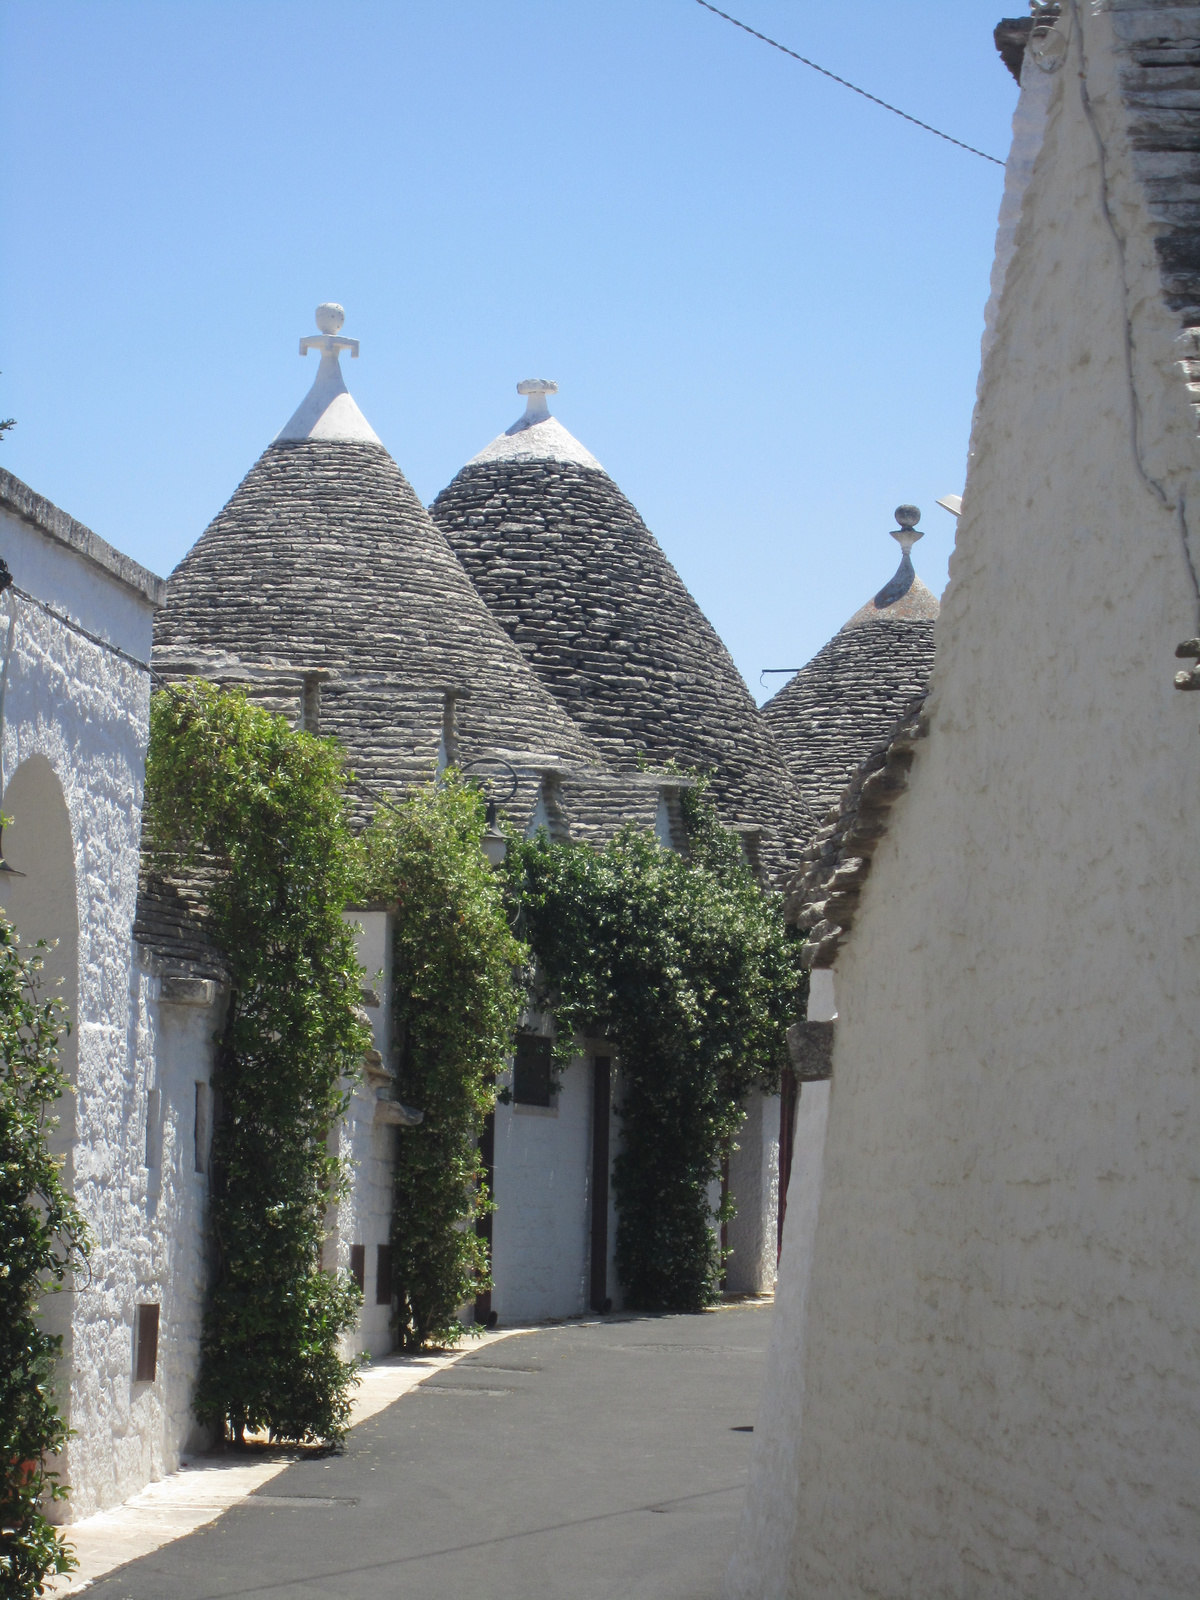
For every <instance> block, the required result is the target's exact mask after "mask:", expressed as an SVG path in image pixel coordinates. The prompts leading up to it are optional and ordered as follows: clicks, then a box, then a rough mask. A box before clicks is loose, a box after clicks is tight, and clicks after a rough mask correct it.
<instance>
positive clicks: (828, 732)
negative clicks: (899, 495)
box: [763, 506, 938, 831]
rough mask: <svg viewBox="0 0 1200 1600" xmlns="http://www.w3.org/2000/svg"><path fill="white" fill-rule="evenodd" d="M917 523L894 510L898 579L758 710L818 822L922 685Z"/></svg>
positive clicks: (929, 631) (932, 607) (910, 510)
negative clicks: (913, 553)
mask: <svg viewBox="0 0 1200 1600" xmlns="http://www.w3.org/2000/svg"><path fill="white" fill-rule="evenodd" d="M920 516H921V513H920V511H919V510H918V509H917V508H916V506H899V507H897V509H896V520H897V521H898V522H899V523H900V527H899V528H897V529H896V530H895V533H894V535H893V537H894V538H896V539H897V540H898V541H899V543H900V545H901V548H902V550H903V552H904V553H903V556H902V558H901V561H900V565H899V567H898V568H897V569H896V572H895V575H894V576H893V577H892V578H891V579H890V581H889V582H888V583H886V584H885V585H884V587H883V588H882V589H881V590H880V591H879V593H878V594H877V595H875V596H874V598H873V599H871V600H868V601H867V603H866V605H864V606H861V607H860V608H859V609H858V610H857V611H856V612H855V613H854V615H853V616H852V617H851V618H850V620H849V621H848V622H847V623H845V625H844V626H843V627H842V628H841V629H840V631H839V632H838V633H836V634H834V636H833V638H832V639H831V640H830V641H829V643H828V644H827V645H825V646H824V647H823V648H822V649H821V650H818V652H817V654H816V655H815V656H814V657H813V658H812V660H811V661H810V662H809V663H808V665H807V666H806V667H802V668H801V669H800V671H799V672H797V673H796V675H795V677H793V678H789V679H788V681H787V683H786V684H785V685H784V687H783V688H782V689H781V690H780V691H779V693H778V694H777V695H775V697H774V698H773V699H771V700H769V701H768V702H767V704H766V705H765V706H764V707H763V716H764V717H765V719H766V721H767V724H768V726H769V727H770V729H771V731H772V733H773V734H774V735H775V740H776V743H777V744H778V746H779V748H780V749H781V750H782V751H783V753H784V756H785V757H786V759H787V763H788V766H789V767H790V768H791V771H792V775H793V777H794V778H795V780H796V782H797V784H798V785H799V788H800V792H801V794H802V795H803V796H804V799H805V800H806V802H807V803H808V805H809V807H810V812H811V814H813V815H814V816H815V817H816V818H817V819H820V818H821V817H824V816H825V815H826V814H827V813H828V812H829V811H830V810H831V809H833V808H834V807H835V806H836V805H837V803H838V800H839V798H840V796H841V794H842V791H843V790H844V789H845V787H846V785H847V784H848V783H849V782H850V780H851V779H852V778H853V776H854V774H855V773H856V772H857V771H858V769H859V767H860V766H861V765H862V763H863V762H864V761H866V760H867V759H868V758H869V757H871V756H872V755H874V754H875V753H876V752H877V751H880V750H883V749H884V748H886V746H887V743H888V740H889V739H890V738H891V736H892V733H893V732H894V731H895V727H896V724H897V722H898V720H899V719H900V718H901V717H902V716H903V715H904V713H905V711H906V709H907V708H908V707H909V705H910V704H911V702H912V701H913V699H914V698H915V697H916V696H918V695H921V694H923V693H924V692H925V689H926V686H927V684H928V681H929V673H930V669H931V668H932V666H933V630H934V623H935V622H936V620H937V615H938V601H937V598H936V596H935V595H933V594H932V593H931V592H930V591H929V589H927V588H926V586H925V585H924V584H923V583H922V582H921V580H920V578H918V577H917V575H916V573H915V571H914V570H913V564H912V557H911V555H910V551H911V549H912V546H913V544H914V543H915V541H916V540H917V539H919V538H921V534H920V533H919V532H917V531H916V526H915V525H916V523H917V522H918V521H919V520H920ZM813 831H815V829H814V830H813Z"/></svg>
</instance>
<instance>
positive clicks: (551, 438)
mask: <svg viewBox="0 0 1200 1600" xmlns="http://www.w3.org/2000/svg"><path fill="white" fill-rule="evenodd" d="M517 393H518V394H520V395H524V396H525V410H524V412H523V413H522V415H521V416H519V417H518V418H517V420H516V421H515V422H514V423H513V425H512V427H511V428H506V429H505V431H504V432H503V433H502V434H501V435H500V437H499V438H498V439H493V440H492V442H491V444H489V445H488V446H487V448H486V449H484V450H481V451H480V452H479V454H478V455H477V456H473V457H472V459H471V461H470V462H468V465H472V464H474V462H477V461H519V460H520V461H563V462H573V463H574V464H575V465H576V466H580V467H599V466H600V463H599V462H598V461H597V460H596V458H595V456H594V455H593V454H592V453H591V451H590V450H585V449H584V447H583V445H581V444H580V442H579V440H578V439H576V438H573V437H572V435H571V434H569V433H568V432H567V430H566V429H565V428H564V427H563V425H562V423H561V422H560V421H559V420H558V418H557V417H554V416H551V414H550V408H549V406H548V405H547V404H546V396H547V395H549V394H557V393H558V385H557V383H555V381H554V379H553V378H522V379H521V381H520V383H519V384H518V385H517Z"/></svg>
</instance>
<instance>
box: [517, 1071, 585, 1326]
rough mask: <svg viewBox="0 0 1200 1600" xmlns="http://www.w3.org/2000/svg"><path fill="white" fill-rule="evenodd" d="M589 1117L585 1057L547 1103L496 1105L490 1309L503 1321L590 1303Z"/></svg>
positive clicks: (563, 1312)
mask: <svg viewBox="0 0 1200 1600" xmlns="http://www.w3.org/2000/svg"><path fill="white" fill-rule="evenodd" d="M591 1117H592V1095H591V1064H590V1062H589V1061H588V1060H587V1059H586V1058H585V1057H578V1058H576V1059H575V1060H574V1061H573V1062H572V1063H571V1065H570V1066H569V1067H567V1068H566V1070H565V1071H564V1072H563V1073H562V1075H561V1078H560V1081H559V1086H558V1090H557V1092H556V1093H555V1094H554V1096H553V1104H552V1105H551V1106H550V1107H543V1106H526V1105H515V1104H510V1105H498V1106H497V1107H496V1121H495V1202H496V1209H495V1212H494V1213H493V1215H492V1278H493V1280H494V1283H495V1287H494V1288H493V1290H492V1310H493V1311H494V1312H495V1313H496V1315H497V1318H498V1319H499V1321H500V1322H501V1324H507V1325H508V1326H510V1327H511V1326H512V1325H514V1324H516V1323H525V1322H541V1321H544V1320H546V1319H547V1318H551V1317H576V1316H581V1315H582V1314H583V1313H584V1312H585V1311H586V1310H587V1309H588V1290H589V1281H590V1280H589V1272H588V1261H589V1251H590V1244H591V1235H590V1225H589V1218H590V1215H591V1211H590V1192H589V1191H590V1169H591ZM609 1243H610V1248H611V1244H612V1235H611V1233H610V1236H609ZM611 1282H612V1277H611V1276H610V1284H611ZM610 1293H611V1288H610Z"/></svg>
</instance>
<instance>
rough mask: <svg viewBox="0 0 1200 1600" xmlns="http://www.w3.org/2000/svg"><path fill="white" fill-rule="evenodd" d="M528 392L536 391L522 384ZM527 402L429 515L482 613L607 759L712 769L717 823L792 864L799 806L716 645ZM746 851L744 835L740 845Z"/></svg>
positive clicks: (660, 563)
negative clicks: (481, 603)
mask: <svg viewBox="0 0 1200 1600" xmlns="http://www.w3.org/2000/svg"><path fill="white" fill-rule="evenodd" d="M535 384H536V385H537V387H536V388H534V387H533V385H535ZM553 387H554V386H553V385H551V384H550V383H548V382H547V381H546V380H527V382H526V383H524V384H522V385H520V386H519V388H520V390H521V392H522V393H525V394H528V395H529V402H530V403H529V409H528V410H527V411H526V414H525V416H524V417H522V418H521V419H520V421H519V422H518V423H516V424H515V425H514V427H513V428H510V429H509V430H508V432H507V433H505V434H501V435H500V437H499V438H498V439H496V440H494V441H493V443H492V444H490V445H489V446H487V448H486V449H485V450H483V451H481V452H480V454H479V455H478V456H476V457H475V458H474V460H472V461H470V462H468V463H467V465H466V466H465V467H464V468H463V470H462V471H461V472H460V473H459V474H458V476H457V477H456V478H455V479H454V481H453V482H452V483H451V484H450V485H449V486H448V487H447V488H445V489H443V491H442V492H441V494H440V495H438V497H437V499H436V500H435V501H434V503H433V505H432V507H431V508H430V509H431V512H432V515H433V518H434V520H435V521H436V522H437V524H438V526H439V527H440V528H441V529H442V530H443V532H444V533H445V535H446V538H447V539H448V540H449V542H450V544H451V545H452V546H453V548H454V550H455V552H456V553H457V555H458V557H459V559H460V560H461V561H462V564H463V566H464V567H465V568H466V571H467V572H468V573H469V574H470V577H471V580H472V582H473V583H474V585H475V587H476V589H477V590H478V592H479V593H480V595H482V597H483V599H484V600H485V601H486V603H487V606H488V608H489V610H490V611H491V613H492V615H493V616H494V617H495V618H496V620H497V621H498V622H499V623H500V624H501V625H502V626H503V628H504V629H505V631H506V633H507V634H508V636H509V637H510V638H511V639H512V640H513V642H514V643H515V644H516V645H517V647H518V648H519V649H520V651H521V653H522V655H523V656H524V658H525V660H526V661H527V662H528V663H529V665H530V666H531V667H532V668H533V670H534V671H535V672H536V673H537V675H538V678H539V679H540V680H541V682H542V683H544V684H545V685H546V687H547V688H548V689H549V690H550V692H551V693H552V694H553V695H554V697H555V699H556V700H557V701H558V703H559V704H560V705H561V706H562V707H563V709H564V710H565V711H567V712H568V713H569V714H570V716H571V717H572V719H573V720H574V721H575V722H576V723H578V725H579V726H580V727H581V728H582V729H583V731H584V732H585V734H586V735H587V737H588V738H589V740H590V741H591V742H592V743H593V744H594V745H595V746H596V748H597V749H599V750H600V751H601V752H602V753H603V755H604V756H605V757H606V759H607V760H608V761H610V762H611V763H612V764H613V765H614V766H616V767H617V768H619V769H620V770H623V771H630V770H632V769H635V768H636V766H637V763H638V759H639V756H641V755H644V756H645V758H646V759H647V760H648V761H649V762H650V763H651V764H654V763H662V762H667V761H678V762H680V763H682V764H683V765H685V766H688V767H696V768H700V769H702V770H705V771H711V772H712V774H713V789H714V793H715V796H716V799H717V803H718V807H719V809H720V811H721V814H722V817H723V819H724V820H725V821H726V822H727V823H730V824H735V825H741V826H743V827H744V828H745V829H746V830H747V831H748V832H752V830H761V834H760V837H759V839H758V841H757V844H758V849H759V852H760V855H761V860H762V863H763V865H764V867H766V869H767V870H768V871H769V872H770V873H771V874H772V875H779V874H780V873H781V872H782V871H783V869H784V868H785V867H786V865H787V864H788V863H789V862H790V861H792V860H794V858H795V854H796V849H797V844H798V841H799V839H800V837H801V835H802V834H803V831H804V827H803V808H802V806H801V803H800V799H799V796H798V795H797V793H796V790H795V786H794V784H793V783H792V781H791V778H790V777H789V775H788V773H787V771H786V768H785V766H784V763H783V761H782V760H781V757H780V754H779V751H778V750H777V749H776V748H775V745H774V742H773V741H772V738H771V735H770V733H769V732H768V730H767V729H766V727H765V726H764V725H763V721H762V717H761V714H760V713H759V711H758V709H757V708H756V706H755V704H754V702H753V700H752V699H751V697H750V694H749V692H748V690H747V689H746V685H745V684H744V682H743V681H742V678H741V675H740V674H739V672H738V670H737V668H736V667H735V666H734V664H733V661H732V659H731V658H730V656H729V653H728V651H727V650H726V649H725V646H724V645H723V644H722V643H721V640H720V639H719V638H718V636H717V634H716V632H715V630H714V629H713V627H712V625H711V624H710V623H709V621H708V620H707V618H706V617H705V616H704V614H703V613H702V612H701V610H700V608H699V606H697V604H696V602H695V600H694V599H693V598H692V596H691V595H690V594H689V593H688V591H687V589H686V588H685V587H684V584H683V582H682V581H681V579H680V577H679V574H678V573H677V572H676V571H675V568H674V567H673V566H672V565H671V563H670V562H669V561H668V560H667V557H666V556H665V555H664V554H663V551H662V549H661V547H660V546H659V544H658V542H657V540H656V539H655V538H654V535H653V534H652V533H651V532H650V530H649V529H648V528H647V527H646V525H645V523H644V522H643V521H642V519H641V517H640V516H639V515H638V513H637V511H636V510H635V508H634V507H633V506H632V505H631V504H630V502H629V501H628V500H627V499H626V497H625V496H624V495H623V494H622V493H621V491H620V489H619V488H618V487H617V485H616V484H615V483H614V482H613V480H612V479H611V478H610V477H609V475H608V473H607V472H605V471H604V469H603V467H601V465H600V463H599V462H598V461H597V460H596V459H595V457H594V456H592V455H591V454H590V453H589V452H588V451H587V450H586V449H585V448H584V447H583V446H582V445H581V444H579V442H578V441H577V440H575V439H573V438H572V437H571V435H570V434H569V433H568V432H567V430H566V429H565V428H564V427H563V426H562V424H561V423H560V422H559V421H558V420H557V419H556V418H554V417H551V416H550V414H549V411H548V410H547V409H546V405H545V395H546V393H548V392H550V391H551V390H552V389H553ZM752 844H753V839H752Z"/></svg>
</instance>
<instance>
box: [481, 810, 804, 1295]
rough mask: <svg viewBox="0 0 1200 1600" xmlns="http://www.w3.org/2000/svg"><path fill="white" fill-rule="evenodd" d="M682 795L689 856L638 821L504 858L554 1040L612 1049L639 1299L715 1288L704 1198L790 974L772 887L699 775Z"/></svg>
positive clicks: (761, 1083)
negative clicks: (757, 875)
mask: <svg viewBox="0 0 1200 1600" xmlns="http://www.w3.org/2000/svg"><path fill="white" fill-rule="evenodd" d="M682 798H683V800H684V816H685V820H686V821H687V823H688V828H689V836H690V839H691V850H690V856H689V859H687V860H685V859H684V858H683V857H681V856H679V855H677V854H674V853H673V852H671V851H668V850H664V849H663V848H662V847H661V846H660V845H659V844H658V842H657V841H656V840H655V839H654V837H653V836H652V835H650V834H648V833H642V832H638V831H635V830H634V829H632V828H628V829H626V830H624V831H623V832H622V833H620V834H619V835H618V836H617V837H616V838H615V839H614V840H613V841H612V842H611V843H610V844H608V845H606V846H605V847H604V848H603V849H602V850H595V849H593V848H591V847H590V846H588V845H584V844H565V845H551V844H550V843H549V842H548V841H547V839H546V837H545V835H544V834H542V835H539V837H538V838H537V839H535V840H532V841H529V842H526V843H522V844H517V845H515V846H514V848H513V850H512V853H511V857H510V860H511V862H512V866H511V869H510V871H511V881H512V884H513V891H514V893H515V894H516V895H517V896H518V897H519V899H520V901H521V904H522V905H523V907H524V909H525V913H526V918H527V933H528V938H529V941H530V944H531V945H532V947H533V949H534V950H535V951H536V953H537V956H538V959H539V961H540V963H541V966H542V971H543V973H544V977H545V981H546V984H547V986H548V989H549V991H550V993H551V998H552V1000H553V1003H554V1006H555V1011H556V1019H557V1025H558V1033H559V1038H560V1039H562V1040H564V1041H569V1040H570V1038H571V1037H572V1035H576V1034H602V1035H607V1037H608V1038H609V1039H610V1040H611V1041H612V1043H613V1046H614V1049H615V1051H616V1053H617V1054H618V1055H619V1057H620V1062H621V1082H622V1085H623V1088H622V1102H621V1106H620V1108H619V1109H620V1115H621V1118H622V1140H621V1150H620V1153H619V1154H618V1156H617V1159H616V1162H615V1163H614V1168H613V1187H614V1191H615V1195H616V1201H617V1212H618V1222H617V1239H616V1260H617V1272H618V1275H619V1277H620V1279H621V1282H622V1285H623V1286H624V1289H625V1295H626V1301H627V1303H628V1304H629V1305H630V1306H631V1307H632V1308H636V1309H639V1310H648V1311H660V1310H672V1311H695V1310H699V1309H701V1308H702V1307H703V1306H705V1305H709V1304H711V1303H712V1302H713V1301H714V1300H715V1299H716V1298H717V1297H718V1295H719V1291H720V1280H721V1272H722V1256H721V1248H720V1244H719V1236H718V1235H717V1233H716V1231H715V1228H714V1224H716V1223H719V1222H720V1221H722V1220H725V1219H726V1217H727V1215H728V1214H729V1207H728V1205H727V1204H726V1205H723V1206H722V1207H721V1208H718V1210H717V1211H716V1212H715V1213H714V1211H713V1208H712V1206H711V1204H710V1202H709V1189H710V1185H711V1184H713V1183H714V1182H715V1181H716V1180H717V1179H718V1178H719V1176H720V1172H721V1163H722V1160H723V1158H724V1156H725V1155H726V1153H727V1151H728V1149H729V1146H730V1142H731V1140H732V1139H733V1137H734V1136H735V1134H736V1131H737V1128H738V1125H739V1124H740V1122H741V1120H742V1115H743V1112H742V1106H743V1103H744V1101H745V1097H746V1095H747V1094H748V1093H749V1091H750V1090H751V1089H753V1088H755V1087H758V1088H762V1089H764V1090H766V1091H768V1092H772V1091H774V1090H775V1089H776V1088H777V1087H778V1083H779V1074H780V1070H781V1068H782V1066H783V1065H784V1063H785V1061H786V1030H787V1027H788V1025H789V1023H790V1022H791V1021H792V1020H793V1019H794V1018H795V1015H796V1000H797V993H798V990H799V986H800V983H801V975H800V969H799V959H798V951H799V947H798V945H797V944H796V942H795V941H794V940H792V939H791V938H789V936H788V932H787V929H786V928H785V926H784V922H783V915H782V906H781V902H780V898H779V896H777V895H773V894H767V893H764V892H763V891H762V890H761V889H760V888H759V886H758V884H757V883H756V881H755V879H754V876H753V874H752V873H751V871H750V869H749V867H748V866H747V865H746V863H745V860H744V857H743V854H742V849H741V844H740V841H739V840H738V839H737V837H736V835H733V834H730V833H729V832H728V831H727V830H725V829H723V828H721V826H720V824H719V822H718V821H717V818H716V814H715V811H714V809H713V806H712V802H711V800H710V799H709V797H708V795H707V792H706V788H705V785H704V784H703V782H701V783H699V784H698V785H697V786H696V788H694V789H691V790H688V791H685V792H684V796H683V797H682ZM567 1047H568V1048H569V1046H567Z"/></svg>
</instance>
